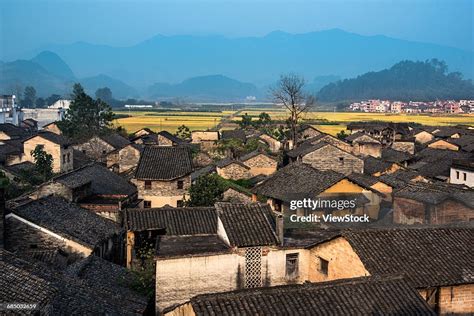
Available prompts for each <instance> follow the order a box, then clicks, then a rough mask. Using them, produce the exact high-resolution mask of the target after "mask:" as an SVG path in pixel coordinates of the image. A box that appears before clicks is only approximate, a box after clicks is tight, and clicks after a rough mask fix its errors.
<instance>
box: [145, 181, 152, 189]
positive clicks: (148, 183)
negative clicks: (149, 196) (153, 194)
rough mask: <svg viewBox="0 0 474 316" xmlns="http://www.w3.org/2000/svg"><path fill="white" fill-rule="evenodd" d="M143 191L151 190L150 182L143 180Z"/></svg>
mask: <svg viewBox="0 0 474 316" xmlns="http://www.w3.org/2000/svg"><path fill="white" fill-rule="evenodd" d="M145 189H146V190H150V189H151V181H150V180H145Z"/></svg>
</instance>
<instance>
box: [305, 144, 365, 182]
mask: <svg viewBox="0 0 474 316" xmlns="http://www.w3.org/2000/svg"><path fill="white" fill-rule="evenodd" d="M302 161H303V162H304V163H307V164H310V165H311V166H313V167H314V168H316V169H320V170H334V171H337V172H340V173H342V174H345V175H349V174H351V173H353V172H356V173H363V171H364V161H363V160H362V159H360V158H358V157H356V156H354V155H352V154H350V153H348V152H345V151H343V150H340V149H339V148H336V147H334V146H325V147H323V148H320V149H318V150H316V151H313V152H311V153H309V154H307V155H305V156H303V159H302Z"/></svg>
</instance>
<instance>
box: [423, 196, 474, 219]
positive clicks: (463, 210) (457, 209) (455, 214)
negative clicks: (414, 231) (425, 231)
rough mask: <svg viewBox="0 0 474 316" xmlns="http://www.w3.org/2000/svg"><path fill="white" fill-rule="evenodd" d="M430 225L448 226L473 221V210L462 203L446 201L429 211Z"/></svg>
mask: <svg viewBox="0 0 474 316" xmlns="http://www.w3.org/2000/svg"><path fill="white" fill-rule="evenodd" d="M429 215H430V216H429V217H430V224H449V223H456V222H467V223H468V222H470V221H472V220H474V209H473V208H469V207H468V206H466V205H465V204H463V203H460V202H457V201H452V200H447V201H445V202H443V203H441V204H439V205H437V206H436V207H433V208H432V209H431V212H430V214H429Z"/></svg>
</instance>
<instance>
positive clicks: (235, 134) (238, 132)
mask: <svg viewBox="0 0 474 316" xmlns="http://www.w3.org/2000/svg"><path fill="white" fill-rule="evenodd" d="M221 138H222V139H232V138H235V139H239V140H241V141H243V142H245V141H246V140H247V137H246V135H245V131H244V130H242V129H235V130H227V131H222V132H221Z"/></svg>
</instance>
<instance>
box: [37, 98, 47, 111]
mask: <svg viewBox="0 0 474 316" xmlns="http://www.w3.org/2000/svg"><path fill="white" fill-rule="evenodd" d="M45 104H46V102H45V100H44V99H43V98H38V99H36V107H37V108H38V109H42V108H44V107H45Z"/></svg>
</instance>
